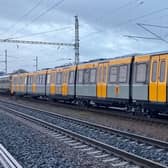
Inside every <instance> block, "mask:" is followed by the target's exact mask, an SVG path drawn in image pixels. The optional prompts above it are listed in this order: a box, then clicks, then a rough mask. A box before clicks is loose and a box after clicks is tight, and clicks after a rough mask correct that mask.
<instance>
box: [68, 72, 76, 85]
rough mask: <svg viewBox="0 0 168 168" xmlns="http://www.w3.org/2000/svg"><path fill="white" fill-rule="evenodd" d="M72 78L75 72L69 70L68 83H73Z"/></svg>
mask: <svg viewBox="0 0 168 168" xmlns="http://www.w3.org/2000/svg"><path fill="white" fill-rule="evenodd" d="M74 79H75V73H74V71H71V72H70V73H69V84H73V83H74Z"/></svg>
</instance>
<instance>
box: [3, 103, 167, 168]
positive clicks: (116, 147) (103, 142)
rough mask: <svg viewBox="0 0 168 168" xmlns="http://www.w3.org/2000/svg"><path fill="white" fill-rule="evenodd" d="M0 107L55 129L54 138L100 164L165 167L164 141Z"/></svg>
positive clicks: (32, 110) (14, 107) (35, 111)
mask: <svg viewBox="0 0 168 168" xmlns="http://www.w3.org/2000/svg"><path fill="white" fill-rule="evenodd" d="M0 107H1V108H3V109H4V110H6V111H9V112H12V113H15V115H19V116H20V117H23V118H25V119H27V120H30V121H31V122H35V123H36V124H40V125H42V126H44V127H47V128H48V129H50V130H55V131H56V132H57V135H56V136H57V137H58V139H60V140H61V141H65V142H67V141H68V142H69V144H70V145H72V146H74V147H76V149H80V150H83V151H87V153H88V154H91V155H95V156H94V157H97V158H102V160H103V161H104V162H110V163H111V165H113V166H114V167H117V166H118V167H121V166H122V167H132V166H133V167H135V165H140V166H144V167H157V168H158V167H162V168H163V167H167V166H168V143H167V142H162V141H158V140H155V139H151V138H150V139H149V138H146V137H142V136H138V135H135V134H130V133H127V132H122V131H119V130H115V129H110V128H107V127H104V126H100V125H96V124H92V123H89V122H84V121H81V120H76V119H73V118H70V117H65V116H62V115H57V114H54V113H51V112H48V111H42V110H39V109H35V108H30V107H27V106H23V105H20V104H15V103H8V102H3V101H0ZM58 130H59V131H58ZM60 132H61V133H60ZM69 138H70V139H69ZM68 142H67V143H68ZM90 144H92V145H90ZM132 164H134V165H132Z"/></svg>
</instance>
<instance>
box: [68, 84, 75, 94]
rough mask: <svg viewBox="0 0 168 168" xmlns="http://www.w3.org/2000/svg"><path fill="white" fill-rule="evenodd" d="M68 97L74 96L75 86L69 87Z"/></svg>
mask: <svg viewBox="0 0 168 168" xmlns="http://www.w3.org/2000/svg"><path fill="white" fill-rule="evenodd" d="M68 95H71V96H72V95H74V85H70V84H69V85H68Z"/></svg>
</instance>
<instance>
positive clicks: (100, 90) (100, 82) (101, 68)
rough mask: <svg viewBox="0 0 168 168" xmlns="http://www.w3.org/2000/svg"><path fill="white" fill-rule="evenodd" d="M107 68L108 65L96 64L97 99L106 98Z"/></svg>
mask: <svg viewBox="0 0 168 168" xmlns="http://www.w3.org/2000/svg"><path fill="white" fill-rule="evenodd" d="M107 68H108V63H100V64H98V79H97V97H98V98H106V96H107Z"/></svg>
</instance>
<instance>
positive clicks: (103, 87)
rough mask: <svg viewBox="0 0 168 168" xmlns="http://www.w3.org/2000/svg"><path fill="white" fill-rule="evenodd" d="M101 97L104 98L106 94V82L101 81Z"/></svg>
mask: <svg viewBox="0 0 168 168" xmlns="http://www.w3.org/2000/svg"><path fill="white" fill-rule="evenodd" d="M101 91H102V92H101V97H103V98H106V96H107V85H106V83H103V84H102V85H101Z"/></svg>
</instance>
